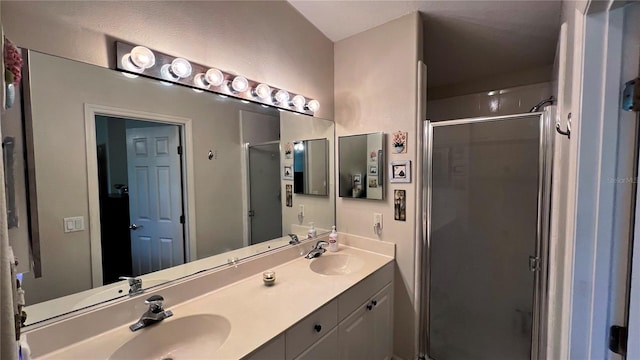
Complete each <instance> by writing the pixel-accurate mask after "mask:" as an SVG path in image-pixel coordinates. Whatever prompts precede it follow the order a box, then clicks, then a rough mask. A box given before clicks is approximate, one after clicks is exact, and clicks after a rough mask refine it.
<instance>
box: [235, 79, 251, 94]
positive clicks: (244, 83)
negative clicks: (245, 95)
mask: <svg viewBox="0 0 640 360" xmlns="http://www.w3.org/2000/svg"><path fill="white" fill-rule="evenodd" d="M231 89H233V91H235V92H245V91H247V89H249V80H247V79H246V78H245V77H243V76H236V77H234V78H233V81H232V82H231Z"/></svg>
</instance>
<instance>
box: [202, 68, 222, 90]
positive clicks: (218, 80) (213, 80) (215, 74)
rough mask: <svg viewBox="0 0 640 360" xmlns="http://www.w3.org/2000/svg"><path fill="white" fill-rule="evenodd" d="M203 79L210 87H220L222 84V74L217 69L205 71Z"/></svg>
mask: <svg viewBox="0 0 640 360" xmlns="http://www.w3.org/2000/svg"><path fill="white" fill-rule="evenodd" d="M204 78H205V80H206V81H207V82H208V83H209V84H210V85H211V86H220V85H222V83H223V82H224V74H223V73H222V71H220V70H218V69H209V70H207V73H206V74H204Z"/></svg>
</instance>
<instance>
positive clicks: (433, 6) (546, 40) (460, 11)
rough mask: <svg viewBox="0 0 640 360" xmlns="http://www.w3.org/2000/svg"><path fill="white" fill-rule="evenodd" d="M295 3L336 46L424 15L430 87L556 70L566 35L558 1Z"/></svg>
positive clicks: (426, 59)
mask: <svg viewBox="0 0 640 360" xmlns="http://www.w3.org/2000/svg"><path fill="white" fill-rule="evenodd" d="M289 2H290V3H291V4H292V5H293V6H294V7H295V8H296V9H297V10H298V11H299V12H300V13H301V14H302V15H303V16H305V17H306V18H307V19H308V20H309V21H310V22H311V23H312V24H314V25H315V26H316V27H317V28H318V29H319V30H320V31H322V32H323V33H324V34H325V35H326V36H327V37H328V38H329V39H331V40H333V41H339V40H341V39H344V38H347V37H349V36H351V35H354V34H357V33H359V32H362V31H365V30H367V29H370V28H373V27H375V26H378V25H381V24H383V23H385V22H387V21H390V20H393V19H395V18H398V17H400V16H402V15H405V14H408V13H411V12H414V11H419V12H420V13H421V14H422V17H423V19H424V42H425V44H424V49H425V51H424V59H425V61H426V63H427V66H428V69H429V71H428V82H429V87H437V86H443V85H449V84H458V83H464V82H469V81H473V80H476V79H483V78H487V77H490V76H492V75H496V74H505V73H514V72H518V71H522V70H529V69H533V68H540V67H544V66H547V65H549V64H552V63H553V59H554V55H555V49H556V41H557V38H558V33H559V30H560V9H561V3H560V1H555V0H554V1H547V0H538V1H518V0H510V1H477V0H476V1H456V0H450V1H324V0H323V1H306V0H289Z"/></svg>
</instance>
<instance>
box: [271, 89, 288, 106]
mask: <svg viewBox="0 0 640 360" xmlns="http://www.w3.org/2000/svg"><path fill="white" fill-rule="evenodd" d="M273 100H274V102H275V103H276V104H281V105H285V104H288V103H289V93H288V92H287V91H286V90H282V89H280V90H278V91H276V94H275V95H274V96H273Z"/></svg>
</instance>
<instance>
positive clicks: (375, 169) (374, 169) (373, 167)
mask: <svg viewBox="0 0 640 360" xmlns="http://www.w3.org/2000/svg"><path fill="white" fill-rule="evenodd" d="M369 175H378V167H377V166H376V165H370V166H369Z"/></svg>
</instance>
